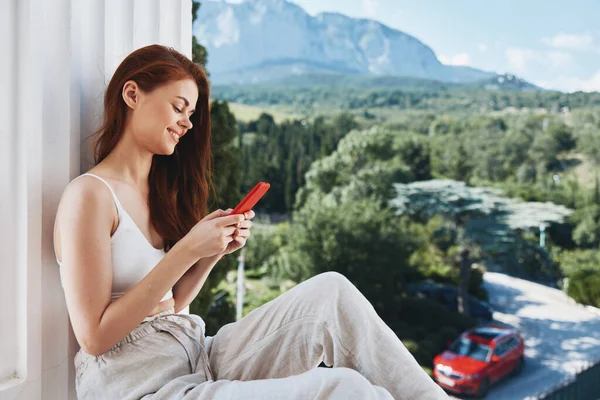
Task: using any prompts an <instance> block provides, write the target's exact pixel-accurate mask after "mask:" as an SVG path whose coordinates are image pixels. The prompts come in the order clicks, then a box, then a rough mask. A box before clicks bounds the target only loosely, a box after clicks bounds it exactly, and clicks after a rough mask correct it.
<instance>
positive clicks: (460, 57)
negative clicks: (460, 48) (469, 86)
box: [438, 53, 471, 65]
mask: <svg viewBox="0 0 600 400" xmlns="http://www.w3.org/2000/svg"><path fill="white" fill-rule="evenodd" d="M438 60H440V62H441V63H442V64H446V65H469V64H470V63H471V57H469V54H467V53H459V54H457V55H455V56H453V57H452V58H448V57H446V56H444V55H440V56H439V57H438Z"/></svg>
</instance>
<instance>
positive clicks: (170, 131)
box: [123, 79, 198, 155]
mask: <svg viewBox="0 0 600 400" xmlns="http://www.w3.org/2000/svg"><path fill="white" fill-rule="evenodd" d="M123 98H124V99H125V102H126V103H127V104H128V105H129V107H130V108H132V109H131V110H129V111H130V114H131V115H130V119H129V130H130V132H131V134H132V135H133V138H134V140H135V142H136V143H137V144H138V145H140V146H142V147H143V148H145V149H146V150H148V151H150V152H152V153H153V154H164V155H170V154H173V151H175V146H177V143H178V142H179V139H180V138H181V137H182V136H183V135H185V134H186V133H187V132H188V131H189V130H190V129H191V128H192V123H191V121H190V117H191V115H192V114H193V113H194V112H195V111H196V110H194V107H195V106H196V101H197V100H198V87H197V86H196V82H194V81H193V80H192V79H184V80H181V81H175V82H170V83H168V84H166V85H163V86H160V87H158V88H156V89H155V90H153V91H152V92H150V93H146V92H143V91H141V90H140V89H139V87H138V86H137V85H136V84H135V82H133V81H128V82H127V83H126V84H125V86H124V87H123Z"/></svg>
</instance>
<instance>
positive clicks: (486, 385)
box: [475, 376, 490, 399]
mask: <svg viewBox="0 0 600 400" xmlns="http://www.w3.org/2000/svg"><path fill="white" fill-rule="evenodd" d="M489 390H490V379H489V378H488V377H487V376H486V377H485V378H483V379H482V380H481V383H479V388H478V389H477V393H476V394H475V395H476V396H477V398H478V399H483V398H484V397H485V396H486V395H487V393H488V391H489Z"/></svg>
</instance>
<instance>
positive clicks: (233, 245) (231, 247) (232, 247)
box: [221, 208, 256, 257]
mask: <svg viewBox="0 0 600 400" xmlns="http://www.w3.org/2000/svg"><path fill="white" fill-rule="evenodd" d="M231 211H233V210H232V209H231V208H229V209H227V210H225V213H227V214H229V213H230V212H231ZM242 215H243V216H244V220H243V221H242V222H240V223H238V224H237V227H236V231H235V232H234V233H233V235H232V236H233V240H232V241H231V242H229V244H228V245H227V248H226V249H225V250H224V251H223V252H222V253H221V257H222V256H224V255H226V254H231V253H233V252H234V251H238V250H239V249H241V248H242V247H244V246H245V245H246V240H247V239H248V238H249V237H250V227H251V226H252V221H250V220H251V219H252V218H254V216H255V215H256V214H255V213H254V211H252V210H250V211H247V212H246V213H244V214H242Z"/></svg>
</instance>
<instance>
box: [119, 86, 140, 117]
mask: <svg viewBox="0 0 600 400" xmlns="http://www.w3.org/2000/svg"><path fill="white" fill-rule="evenodd" d="M139 94H140V89H139V87H138V85H137V83H135V81H127V82H125V85H123V92H122V93H121V95H122V96H123V101H125V104H127V105H128V106H129V108H131V109H133V110H135V109H136V108H137V107H138V105H139V103H140V96H139Z"/></svg>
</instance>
